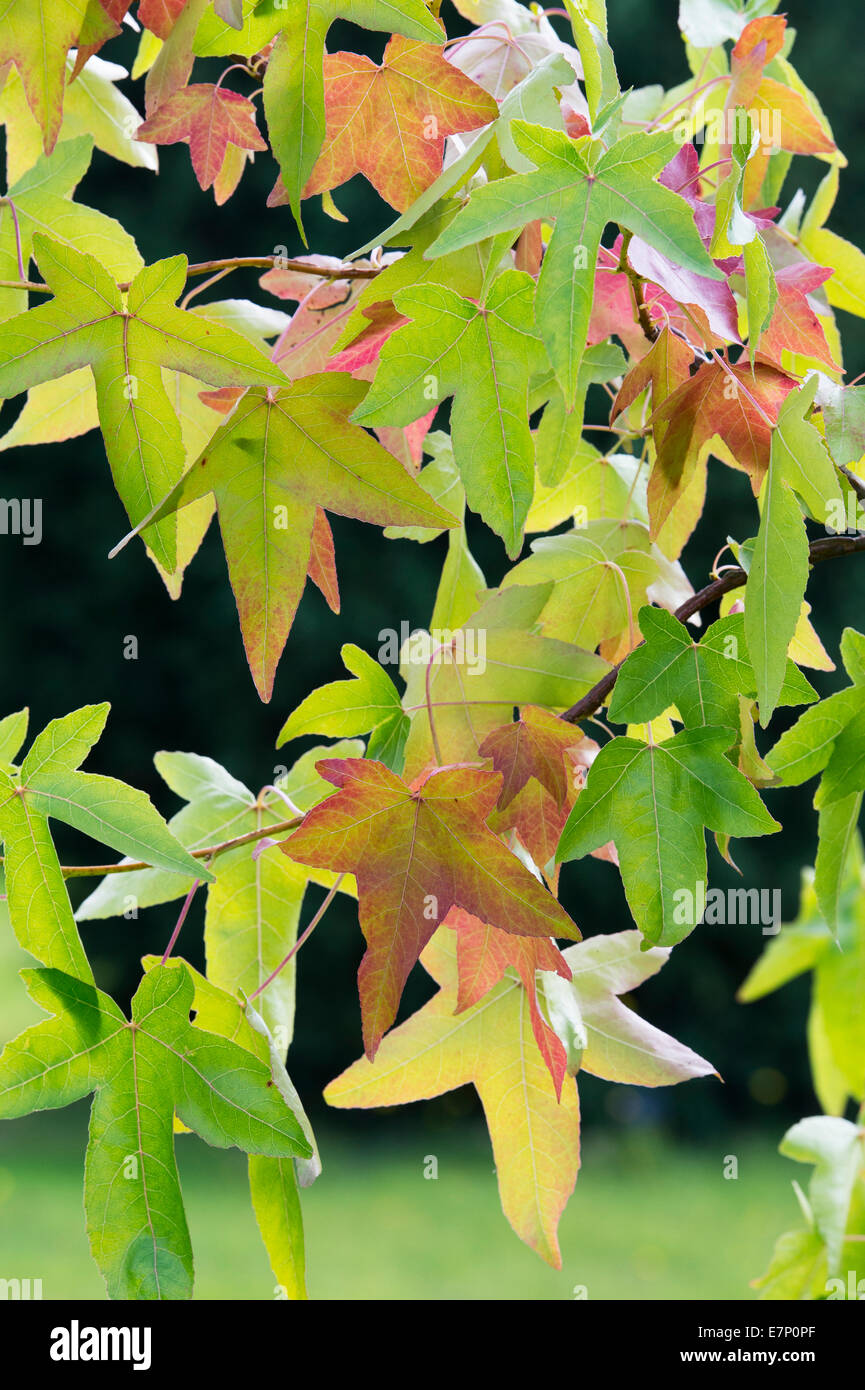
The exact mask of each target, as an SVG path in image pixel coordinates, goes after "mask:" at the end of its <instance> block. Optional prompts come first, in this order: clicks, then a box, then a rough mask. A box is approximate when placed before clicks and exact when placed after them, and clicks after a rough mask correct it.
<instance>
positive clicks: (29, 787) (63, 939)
mask: <svg viewBox="0 0 865 1390" xmlns="http://www.w3.org/2000/svg"><path fill="white" fill-rule="evenodd" d="M109 708H110V706H109V705H85V706H84V708H83V709H80V710H75V711H74V713H72V714H67V715H65V716H64V717H63V718H62V719H53V720H52V721H51V723H50V724H47V725H46V727H45V728H44V729H43V730H42V732H41V734H39V735H38V736H37V738H35V739H34V740H33V744H32V746H31V748H30V751H29V752H28V754H27V756H26V758H25V759H24V761H23V763H22V764H21V766H20V767H19V768H14V767H12V766H11V757H14V756H15V755H16V754H17V750H18V746H20V743H21V741H22V740H23V738H24V735H25V732H26V719H25V721H24V722H23V725H22V724H18V723H16V725H15V726H14V735H13V738H12V742H13V743H15V745H16V746H15V749H14V752H13V753H12V754H11V756H10V761H9V762H7V763H6V766H5V767H0V838H2V840H3V843H4V847H5V848H4V853H5V869H6V891H7V893H8V898H9V915H10V918H11V921H12V927H13V930H14V932H15V935H16V936H17V938H18V941H19V943H20V944H21V945H22V946H23V947H24V949H25V950H27V951H29V952H30V953H31V955H33V956H35V957H36V959H37V960H39V961H42V962H43V964H45V965H49V966H55V967H56V968H57V969H58V970H64V971H66V972H68V973H70V974H75V975H79V976H80V978H81V979H83V980H90V979H92V978H93V976H92V973H91V970H90V966H89V964H88V962H87V957H86V956H85V954H84V951H83V949H82V946H81V942H80V940H79V938H78V932H77V929H76V927H75V922H74V919H73V917H72V908H71V907H70V905H69V896H68V894H67V891H66V884H65V882H64V879H63V875H62V874H61V871H60V864H59V862H58V859H57V852H56V850H55V848H54V845H53V842H52V839H51V832H50V829H49V825H48V822H49V819H55V820H61V821H64V822H65V823H66V824H67V825H71V826H73V827H74V829H76V830H80V831H81V832H82V834H84V835H88V836H89V837H90V838H91V839H93V840H96V841H99V842H100V843H102V844H106V845H111V847H112V848H113V849H116V850H119V851H120V853H122V854H128V855H130V857H131V858H133V859H135V860H144V861H146V862H147V863H148V864H153V865H155V866H157V867H159V868H161V869H167V870H169V871H170V872H174V873H185V874H191V875H192V876H193V877H195V876H198V877H200V878H203V879H205V880H207V881H208V882H211V881H212V878H213V876H212V874H210V872H209V871H208V870H207V868H206V867H205V866H204V865H203V864H201V863H200V862H199V861H198V860H196V859H193V858H192V857H191V856H190V855H189V854H187V852H186V850H185V849H183V847H182V846H181V845H180V844H179V843H178V842H177V840H176V839H175V838H174V836H173V835H172V834H171V833H170V831H169V830H168V828H167V826H166V824H165V822H164V820H163V819H162V817H161V816H160V815H159V813H158V812H157V811H156V809H155V808H154V806H153V804H152V802H151V801H150V798H149V797H147V796H145V794H144V792H140V791H137V790H136V789H135V788H134V787H128V786H126V784H125V783H123V782H118V781H116V780H115V779H114V778H113V777H102V776H96V775H94V774H93V773H90V772H80V771H78V768H79V767H80V764H81V763H82V762H83V761H84V759H85V758H86V757H87V755H88V753H89V752H90V750H91V748H92V747H93V745H94V744H95V743H96V742H97V740H98V739H99V737H100V735H101V733H102V730H103V729H104V727H105V721H106V719H107V717H108V711H109ZM10 746H11V745H10ZM7 751H8V750H7Z"/></svg>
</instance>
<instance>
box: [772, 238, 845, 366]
mask: <svg viewBox="0 0 865 1390" xmlns="http://www.w3.org/2000/svg"><path fill="white" fill-rule="evenodd" d="M832 273H833V272H832V269H831V267H829V266H822V265H812V264H811V263H810V262H808V261H800V262H797V263H795V264H793V265H787V266H781V267H779V268H778V269H777V270H776V271H775V284H776V287H777V290H778V299H777V302H776V304H775V308H774V310H773V313H772V316H771V318H770V319H769V322H768V324H767V325H766V328H765V329H764V331H763V333H762V334H760V340H759V347H760V356H761V357H765V358H768V359H769V360H770V361H772V362H777V363H778V364H779V365H780V364H781V361H782V353H784V352H795V353H800V354H801V355H802V356H803V357H811V358H814V359H815V360H816V361H818V362H822V363H823V364H824V365H825V366H827V367H829V368H830V370H832V371H838V363H837V362H836V361H835V359H834V357H833V356H832V352H831V350H830V348H829V344H828V343H827V342H826V334H825V333H824V332H823V327H822V325H821V323H820V320H819V319H818V317H817V315H816V313H815V312H814V309H813V308H812V306H811V303H810V301H809V299H808V296H809V295H810V294H813V292H814V291H815V290H817V289H819V288H820V286H821V285H822V284H824V283H825V282H826V281H827V280H828V279H829V277H830V276H831V275H832Z"/></svg>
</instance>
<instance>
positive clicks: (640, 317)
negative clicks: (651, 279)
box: [616, 231, 660, 343]
mask: <svg viewBox="0 0 865 1390" xmlns="http://www.w3.org/2000/svg"><path fill="white" fill-rule="evenodd" d="M632 236H633V232H629V231H623V232H622V249H621V251H620V252H619V264H618V265H617V266H616V270H617V272H621V273H622V274H623V275H627V277H628V281H629V283H630V286H631V294H632V295H633V297H634V308H635V310H636V319H635V322H636V323H638V324H639V325H640V328H641V329H642V330H643V336H644V337H645V338H648V340H649V342H650V343H653V342H654V341H655V339H656V338H657V337H658V334H659V332H660V330H659V329H658V327H657V325H656V324H654V323H652V316H651V314H650V313H649V309H648V306H647V304H646V301H645V300H644V299H643V285H644V283H645V281H644V280H643V277H642V275H638V274H637V272H636V270H634V267H633V266H632V265H631V263H630V261H629V260H628V247H629V246H630V244H631V238H632Z"/></svg>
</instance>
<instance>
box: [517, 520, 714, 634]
mask: <svg viewBox="0 0 865 1390" xmlns="http://www.w3.org/2000/svg"><path fill="white" fill-rule="evenodd" d="M658 554H659V552H658V551H657V549H655V550H654V551H653V550H652V543H651V540H650V539H649V532H648V529H647V527H645V526H642V525H641V524H640V523H639V522H622V523H620V522H618V521H606V520H604V521H590V522H588V524H587V525H586V526H578V527H575V528H574V530H572V531H565V532H563V533H561V534H559V535H555V536H543V537H542V538H541V539H540V540H536V541H532V553H531V555H529V556H527V557H526V559H525V560H521V561H520V563H519V564H518V565H515V566H514V568H513V569H512V570H511V571H510V572H509V573H508V574H507V575H506V576H505V579H504V582H503V584H502V588H503V589H504V590H507V589H509V588H511V586H512V585H540V584H548V583H552V585H553V588H552V592H551V593H550V597H549V600H548V602H547V603H546V604H545V605H544V608H543V611H542V613H541V618H540V621H541V627H542V630H543V633H544V635H545V636H546V637H555V638H557V639H558V640H559V641H562V642H573V644H574V645H575V646H577V647H582V648H583V649H584V650H586V651H592V650H594V648H595V647H597V645H598V643H599V642H602V641H603V640H604V639H605V638H607V637H614V636H616V635H617V634H618V633H620V632H626V631H627V629H628V609H629V604H630V608H631V611H632V612H633V611H634V610H636V609H637V608H638V607H639V605H640V604H641V603H645V602H646V591H647V588H648V587H649V585H651V583H652V582H653V581H654V580H656V579H657V578H658V577H659V566H658V560H657V556H658ZM623 579H624V581H625V582H624V584H623V582H622V581H623ZM626 588H627V592H626ZM686 592H687V590H686ZM682 597H684V594H683V596H682Z"/></svg>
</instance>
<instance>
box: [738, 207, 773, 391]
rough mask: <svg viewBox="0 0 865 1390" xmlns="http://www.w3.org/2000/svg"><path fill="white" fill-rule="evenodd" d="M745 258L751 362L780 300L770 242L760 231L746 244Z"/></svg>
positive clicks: (752, 363)
mask: <svg viewBox="0 0 865 1390" xmlns="http://www.w3.org/2000/svg"><path fill="white" fill-rule="evenodd" d="M743 254H744V258H745V309H746V312H747V315H748V356H749V358H750V360H751V366H752V367H753V365H754V359H755V357H756V354H757V348H758V347H759V345H760V334H761V333H762V332H763V329H764V328H766V327H767V326H768V323H769V320H770V319H771V317H772V314H773V313H774V310H775V305H776V303H777V302H778V286H777V285H776V283H775V275H774V272H773V270H772V262H771V261H770V260H769V253H768V251H767V250H766V243H765V241H764V240H763V238H762V237H761V236H760V234H759V232H758V233H757V235H756V236H755V237H753V239H752V240H751V241H747V242H746V243H745V246H744V248H743Z"/></svg>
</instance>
